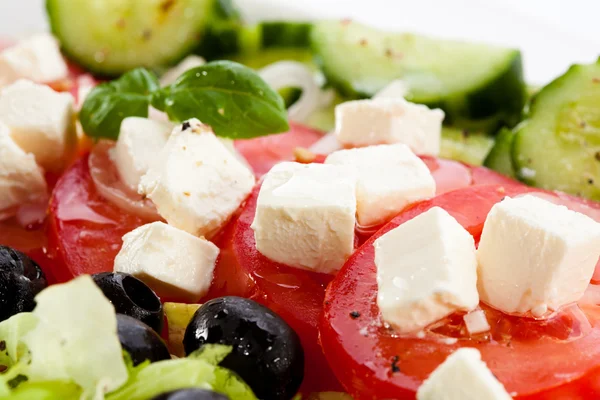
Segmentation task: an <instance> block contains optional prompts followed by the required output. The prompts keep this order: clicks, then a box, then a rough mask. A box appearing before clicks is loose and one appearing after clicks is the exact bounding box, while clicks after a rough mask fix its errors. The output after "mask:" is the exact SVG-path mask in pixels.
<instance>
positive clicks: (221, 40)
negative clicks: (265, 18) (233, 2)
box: [197, 21, 312, 59]
mask: <svg viewBox="0 0 600 400" xmlns="http://www.w3.org/2000/svg"><path fill="white" fill-rule="evenodd" d="M311 27H312V24H309V23H305V22H275V21H273V22H261V23H259V24H256V25H243V24H242V23H240V22H231V21H229V22H227V23H217V24H215V23H213V24H211V29H210V30H209V32H208V34H207V38H206V39H205V40H204V41H203V43H202V46H201V47H200V48H199V49H198V51H197V52H198V54H200V55H201V56H203V57H205V58H207V59H216V58H232V57H234V56H238V57H247V56H250V55H260V54H261V53H262V52H264V51H270V50H274V51H281V52H290V53H294V52H296V51H299V49H304V54H310V51H309V48H310V40H309V37H310V29H311ZM310 57H311V58H312V54H311V55H310Z"/></svg>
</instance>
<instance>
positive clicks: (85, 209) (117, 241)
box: [0, 125, 320, 281]
mask: <svg viewBox="0 0 600 400" xmlns="http://www.w3.org/2000/svg"><path fill="white" fill-rule="evenodd" d="M317 135H320V134H319V133H318V132H317V131H314V130H311V129H307V128H303V127H301V126H298V125H292V130H291V131H290V132H288V133H284V134H280V135H273V136H269V137H266V138H258V139H251V140H245V141H240V142H243V144H241V145H240V146H238V147H239V149H240V151H242V153H243V155H244V156H245V157H246V159H247V160H248V162H249V163H250V164H251V165H252V166H253V167H254V168H256V169H257V171H262V170H264V169H265V168H267V167H268V168H270V166H272V165H273V164H275V163H276V162H277V161H281V160H283V159H291V158H292V157H293V150H294V149H295V148H296V147H299V146H307V145H310V144H311V143H312V142H313V141H315V140H316V138H317ZM267 145H268V146H270V150H269V151H266V150H265V146H267ZM236 146H237V143H236ZM265 151H266V156H264V157H263V155H262V152H265ZM88 159H89V155H88V154H85V155H84V156H82V157H81V158H80V159H79V160H78V161H77V162H76V163H75V164H74V165H73V166H72V167H70V168H69V169H68V170H67V171H66V172H65V173H64V175H63V176H62V177H61V179H60V180H59V182H58V183H57V185H56V187H55V189H54V190H53V192H52V196H51V199H50V206H49V217H48V229H47V232H48V240H49V250H50V254H51V255H53V256H54V257H55V258H56V260H57V261H58V262H57V263H56V267H55V268H53V271H52V274H53V275H56V279H57V280H58V281H66V280H68V279H71V278H73V277H74V276H77V275H80V274H93V273H96V272H104V271H112V268H113V262H114V258H115V256H116V255H117V253H118V252H119V250H120V248H121V245H122V239H121V238H122V236H123V235H124V234H125V233H127V232H129V231H131V230H133V229H135V228H137V227H139V226H140V225H143V224H144V223H147V222H149V220H145V219H143V218H139V217H138V216H136V215H134V214H131V213H129V212H126V211H124V210H122V209H120V208H119V207H118V206H116V205H114V204H113V203H111V202H110V201H108V200H106V199H105V198H104V197H102V196H101V195H100V194H99V193H98V190H97V189H96V186H95V184H94V182H93V180H92V178H91V175H90V169H89V165H88ZM98 167H99V168H105V169H107V170H109V169H114V167H113V166H111V165H104V166H98ZM0 226H1V225H0ZM0 238H1V236H0ZM41 238H42V239H43V240H44V241H45V238H44V237H43V235H41Z"/></svg>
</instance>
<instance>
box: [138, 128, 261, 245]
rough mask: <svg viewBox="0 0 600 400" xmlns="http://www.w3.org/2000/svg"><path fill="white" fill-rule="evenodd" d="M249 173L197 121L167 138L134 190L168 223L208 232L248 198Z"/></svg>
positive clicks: (195, 232)
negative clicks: (154, 206)
mask: <svg viewBox="0 0 600 400" xmlns="http://www.w3.org/2000/svg"><path fill="white" fill-rule="evenodd" d="M254 182H255V180H254V174H253V173H252V171H250V170H249V169H248V168H247V167H246V166H244V165H243V164H242V163H241V162H240V161H239V160H238V159H237V158H236V157H235V156H234V155H233V154H232V153H231V152H230V151H229V150H228V149H227V148H226V147H225V146H224V145H223V143H221V141H219V139H218V138H217V137H216V136H215V135H214V134H213V133H212V131H211V130H210V128H209V127H207V126H206V125H203V124H202V123H201V122H200V121H198V120H197V119H191V120H189V121H185V122H184V123H183V124H182V125H179V126H177V127H176V128H175V129H174V130H173V133H171V135H170V136H169V139H168V140H167V144H166V145H165V146H164V148H163V149H162V151H161V152H160V153H159V154H157V160H156V162H154V163H153V164H152V166H151V167H150V169H149V170H148V172H147V173H146V175H144V176H143V177H142V180H141V182H140V185H139V188H138V191H139V193H140V194H145V195H146V196H147V197H148V198H149V199H151V200H152V202H154V204H155V205H156V208H157V210H158V212H159V214H160V215H161V216H162V217H163V218H165V219H166V220H167V221H168V222H169V224H171V225H173V226H175V227H177V228H179V229H183V230H184V231H186V232H189V233H191V234H193V235H196V236H206V237H210V236H212V235H214V234H215V233H216V232H217V231H218V230H219V229H220V228H221V227H222V226H223V225H224V224H225V223H226V222H227V221H228V220H229V219H230V218H231V216H232V215H233V213H234V212H235V211H236V210H237V209H238V208H239V206H240V204H241V203H242V202H243V201H244V200H245V199H246V197H248V194H250V192H251V191H252V188H253V186H254Z"/></svg>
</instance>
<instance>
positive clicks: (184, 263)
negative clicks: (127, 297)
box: [114, 222, 219, 301]
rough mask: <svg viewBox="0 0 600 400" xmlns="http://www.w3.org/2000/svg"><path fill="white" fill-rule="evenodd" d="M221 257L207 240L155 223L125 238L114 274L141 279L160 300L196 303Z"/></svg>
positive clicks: (217, 250)
mask: <svg viewBox="0 0 600 400" xmlns="http://www.w3.org/2000/svg"><path fill="white" fill-rule="evenodd" d="M218 255H219V248H218V247H217V246H215V245H214V244H213V243H211V242H209V241H208V240H205V239H201V238H198V237H196V236H193V235H190V234H189V233H187V232H184V231H182V230H180V229H177V228H174V227H172V226H170V225H167V224H165V223H163V222H153V223H151V224H146V225H143V226H141V227H139V228H137V229H134V230H133V231H131V232H129V233H128V234H126V235H125V236H123V247H122V248H121V250H120V251H119V254H117V257H116V258H115V264H114V270H115V271H118V272H126V273H128V274H132V275H134V276H135V277H137V278H139V279H141V280H142V281H144V282H145V283H146V284H148V286H150V287H151V288H152V289H153V290H154V291H155V292H156V293H157V294H158V295H159V296H160V297H163V298H165V297H166V298H169V299H173V300H179V301H197V300H198V299H199V298H201V297H202V296H204V295H205V294H206V293H207V292H208V289H209V288H210V284H211V282H212V279H213V271H214V269H215V263H216V261H217V256H218Z"/></svg>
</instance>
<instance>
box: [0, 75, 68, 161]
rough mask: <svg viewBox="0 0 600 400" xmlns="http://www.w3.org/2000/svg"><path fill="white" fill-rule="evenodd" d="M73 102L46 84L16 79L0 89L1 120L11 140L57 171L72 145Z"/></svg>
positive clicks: (65, 94) (66, 95)
mask: <svg viewBox="0 0 600 400" xmlns="http://www.w3.org/2000/svg"><path fill="white" fill-rule="evenodd" d="M73 103H74V99H73V96H71V95H70V94H69V93H57V92H55V91H54V90H52V89H50V88H49V87H47V86H45V85H40V84H37V83H33V82H31V81H27V80H19V81H17V82H15V83H13V84H12V85H9V86H6V87H4V88H2V90H0V121H2V122H4V123H5V124H6V125H7V126H8V128H9V130H10V135H11V137H12V138H13V140H14V141H15V142H16V143H17V144H18V145H19V146H20V147H21V148H22V149H23V150H25V152H27V153H33V155H34V156H35V159H36V161H37V162H38V164H40V165H41V166H42V167H44V168H46V169H49V170H56V169H60V168H61V167H62V166H63V165H64V162H65V155H66V153H67V152H68V150H69V149H70V148H71V147H72V146H73V145H74V144H75V135H76V133H75V118H74V116H73Z"/></svg>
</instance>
